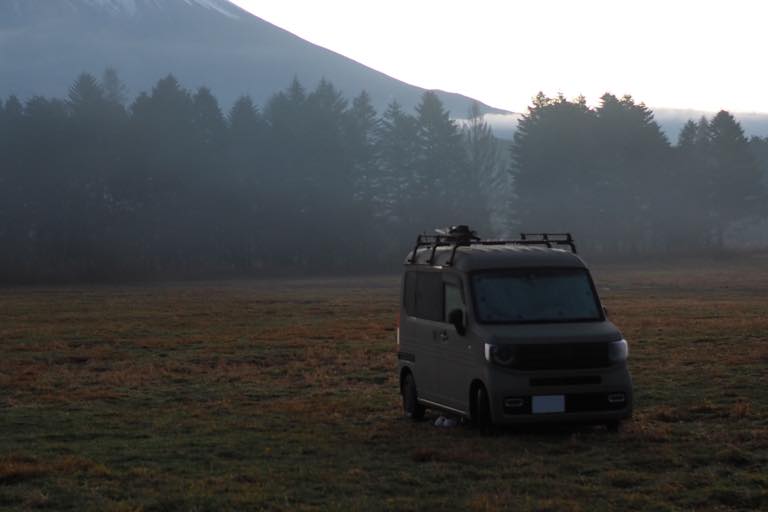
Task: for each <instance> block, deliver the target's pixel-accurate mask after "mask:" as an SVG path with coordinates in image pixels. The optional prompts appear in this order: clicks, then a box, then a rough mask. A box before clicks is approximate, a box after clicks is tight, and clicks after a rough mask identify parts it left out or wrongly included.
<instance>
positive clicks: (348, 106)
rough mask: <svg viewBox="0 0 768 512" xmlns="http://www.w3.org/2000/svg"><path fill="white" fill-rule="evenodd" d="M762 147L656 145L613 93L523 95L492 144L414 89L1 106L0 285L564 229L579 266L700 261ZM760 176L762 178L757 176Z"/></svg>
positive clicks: (626, 101) (751, 212)
mask: <svg viewBox="0 0 768 512" xmlns="http://www.w3.org/2000/svg"><path fill="white" fill-rule="evenodd" d="M767 147H768V139H765V140H764V139H754V138H753V139H752V140H750V141H748V140H746V138H745V137H744V135H743V132H742V131H741V128H740V126H739V125H738V123H737V122H736V121H735V120H734V119H733V117H732V116H730V115H729V114H728V113H725V112H721V113H719V114H718V115H716V116H715V117H713V118H712V119H711V120H706V119H702V120H700V121H698V122H690V123H689V124H688V125H686V127H685V128H684V129H683V131H682V133H681V134H680V140H679V143H678V144H677V145H675V146H672V145H671V144H670V143H669V142H668V141H667V139H666V138H665V136H664V135H663V133H662V132H661V130H660V129H659V127H658V125H657V124H656V123H655V122H654V121H653V115H652V113H651V112H650V110H648V109H647V108H646V107H644V106H643V105H642V104H635V103H634V101H633V100H632V99H631V98H629V97H625V98H621V99H618V98H616V97H613V96H611V95H606V96H604V97H603V99H602V103H601V105H600V106H599V107H597V108H589V107H588V106H587V105H586V102H585V101H584V100H583V99H577V100H574V101H569V100H566V99H564V98H562V97H558V98H547V97H546V96H544V95H541V94H540V95H539V96H537V97H536V98H535V100H534V102H533V104H532V106H531V107H530V109H529V111H528V113H527V114H526V115H525V116H524V117H523V118H522V119H521V121H520V123H519V129H518V131H517V133H516V135H515V138H514V141H513V142H512V144H511V146H510V145H507V144H502V143H501V142H500V141H498V140H497V139H496V138H495V137H494V136H493V133H492V132H491V129H490V127H489V126H488V125H487V124H486V123H485V122H484V121H483V119H482V116H481V114H480V112H479V108H478V107H477V105H475V106H474V107H473V109H472V111H471V112H470V113H469V114H468V116H467V120H466V121H464V122H461V123H458V122H457V121H455V120H453V119H452V118H451V116H450V113H449V112H447V111H446V109H445V108H444V107H443V105H442V104H441V102H440V100H439V99H438V97H437V96H436V95H435V94H434V93H432V92H425V93H424V95H423V96H422V98H421V101H420V103H419V105H418V106H417V107H416V110H415V112H406V111H404V110H403V109H402V108H401V107H400V106H399V105H398V104H397V103H396V102H392V103H390V104H389V105H388V106H387V108H386V109H385V110H384V112H382V113H381V114H379V113H377V112H376V110H375V109H374V107H373V105H372V101H371V98H370V97H369V96H368V95H367V94H366V93H365V92H362V93H360V94H359V95H358V96H357V97H355V98H353V99H352V100H351V101H349V100H347V99H346V98H344V96H343V95H342V94H341V93H340V92H339V91H338V90H337V89H336V88H335V87H334V86H333V84H331V83H330V82H328V81H326V80H322V81H321V82H320V83H319V84H317V85H316V86H315V87H314V88H313V89H311V90H307V89H306V88H305V87H304V86H303V85H302V84H301V83H300V82H299V81H298V80H294V81H293V82H292V83H291V84H290V85H289V86H288V87H287V88H286V89H285V90H283V91H280V92H277V93H276V94H275V95H274V96H273V97H272V98H271V99H270V100H269V101H268V102H267V103H266V104H265V105H263V106H257V105H255V104H254V103H253V101H251V99H249V98H248V97H247V96H244V97H242V98H240V99H239V100H237V102H236V103H235V104H234V105H233V106H232V107H231V109H229V110H228V111H227V112H226V113H225V112H223V111H222V108H221V106H220V105H219V103H218V101H217V100H216V98H215V96H214V95H213V94H212V93H211V91H210V90H208V89H206V88H200V89H197V90H195V91H190V90H188V89H186V88H184V87H183V86H182V85H181V84H180V83H179V82H178V81H177V80H176V79H175V78H174V77H173V76H170V75H169V76H167V77H166V78H163V79H161V80H159V81H158V82H157V84H156V85H155V86H154V87H153V88H152V90H151V91H148V92H145V93H141V94H139V95H138V97H136V98H135V99H133V100H132V101H131V102H130V103H129V102H128V98H127V95H126V92H125V88H124V86H123V85H122V83H121V82H120V80H119V77H118V76H117V74H116V73H115V72H114V71H112V70H107V71H106V72H105V73H104V75H103V76H102V77H101V78H100V79H97V78H96V77H94V76H92V75H89V74H83V75H81V76H80V77H78V79H77V80H76V81H75V83H74V84H73V85H72V87H71V89H70V91H69V94H68V96H67V97H66V98H63V99H57V98H42V97H35V98H32V99H30V100H28V101H26V102H24V103H22V102H21V101H19V100H18V99H17V98H16V97H13V96H11V97H9V98H7V99H6V100H5V101H3V100H2V99H0V243H1V244H2V248H3V250H2V252H1V253H0V281H2V282H48V281H62V280H67V281H80V280H82V281H89V280H90V281H97V280H110V279H148V278H150V279H151V278H166V279H167V278H189V277H217V276H228V275H265V274H269V275H275V274H295V273H328V274H333V273H347V272H378V271H382V272H384V271H389V270H392V269H396V268H397V267H398V265H399V264H400V262H401V261H402V258H403V256H404V253H405V252H406V251H407V250H408V248H409V247H410V244H412V243H413V240H414V238H415V235H416V234H417V233H418V232H422V231H425V230H431V229H432V228H433V227H438V226H445V225H450V224H457V223H467V224H470V225H471V226H473V228H475V229H477V230H478V231H479V232H480V233H481V234H483V235H490V236H494V235H496V236H509V235H512V234H514V233H512V231H513V230H515V229H523V230H527V231H540V230H554V231H565V230H568V231H572V232H574V234H575V235H576V236H577V239H578V240H579V241H580V242H581V244H582V246H584V247H585V249H586V250H587V251H593V252H605V253H609V254H624V253H637V252H652V251H670V250H690V249H701V248H716V247H719V246H720V245H721V244H722V243H723V238H724V236H725V234H726V233H727V232H728V230H729V229H733V228H734V227H738V225H740V224H741V223H745V222H749V221H751V220H752V219H756V218H759V217H760V216H761V215H764V214H765V208H764V205H765V201H764V199H765V183H764V180H765V176H766V174H768V173H767V172H766V169H765V168H763V169H762V170H761V169H760V167H759V166H760V165H763V166H764V165H765V162H768V151H767V150H766V148H767ZM761 180H762V181H761Z"/></svg>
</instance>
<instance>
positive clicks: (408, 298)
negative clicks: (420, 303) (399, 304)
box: [403, 272, 418, 316]
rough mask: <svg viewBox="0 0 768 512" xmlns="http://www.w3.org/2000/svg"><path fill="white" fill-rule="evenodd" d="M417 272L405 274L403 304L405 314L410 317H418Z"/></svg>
mask: <svg viewBox="0 0 768 512" xmlns="http://www.w3.org/2000/svg"><path fill="white" fill-rule="evenodd" d="M417 277H418V276H417V274H416V272H408V273H406V274H405V286H404V287H403V288H404V289H403V304H404V305H405V312H406V313H408V315H409V316H416V279H417Z"/></svg>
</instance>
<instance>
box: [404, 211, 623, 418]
mask: <svg viewBox="0 0 768 512" xmlns="http://www.w3.org/2000/svg"><path fill="white" fill-rule="evenodd" d="M439 233H440V234H438V235H420V236H419V237H418V238H417V241H416V244H415V246H414V248H413V250H412V251H410V252H409V254H408V256H407V258H406V261H405V270H404V274H403V278H402V287H401V301H400V320H399V326H398V330H397V343H398V353H397V356H398V372H399V379H400V392H401V394H402V399H403V410H404V412H405V415H406V416H408V417H410V418H413V419H420V418H422V417H423V416H424V412H425V409H427V408H429V409H436V410H441V411H446V412H448V413H452V414H455V415H460V416H462V417H464V418H467V419H469V420H470V421H471V422H472V423H473V424H475V425H478V426H481V427H488V426H490V425H492V424H493V425H503V424H513V423H521V422H538V421H585V422H600V423H605V424H606V425H607V426H608V427H609V428H611V429H617V428H618V427H619V423H620V421H621V420H624V419H626V418H629V417H630V416H631V414H632V379H631V377H630V375H629V371H628V369H627V355H628V347H627V342H626V340H624V338H623V336H622V335H621V332H619V330H618V329H617V328H616V326H615V325H613V324H612V323H611V322H610V321H609V320H608V319H607V318H606V315H605V309H604V308H603V307H602V305H601V303H600V299H599V297H598V295H597V291H596V290H595V285H594V283H593V282H592V277H591V276H590V273H589V270H588V269H587V267H586V265H585V264H584V262H583V261H582V260H581V258H579V257H578V256H577V255H576V246H575V243H574V241H573V238H572V237H571V235H570V234H552V233H538V234H523V235H521V237H520V239H518V240H481V239H480V238H479V237H477V236H476V235H475V233H474V232H473V231H471V230H470V229H469V228H468V227H467V226H454V227H452V228H449V229H447V230H443V231H439Z"/></svg>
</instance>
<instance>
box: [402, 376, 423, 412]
mask: <svg viewBox="0 0 768 512" xmlns="http://www.w3.org/2000/svg"><path fill="white" fill-rule="evenodd" d="M401 390H402V394H403V413H404V414H405V417H406V418H411V419H412V420H414V421H417V420H420V419H423V418H424V412H425V408H424V406H423V405H421V404H420V403H419V394H418V393H417V391H416V381H414V380H413V375H411V374H410V373H407V374H406V375H405V377H404V378H403V387H402V388H401Z"/></svg>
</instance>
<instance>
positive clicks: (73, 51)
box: [0, 0, 501, 117]
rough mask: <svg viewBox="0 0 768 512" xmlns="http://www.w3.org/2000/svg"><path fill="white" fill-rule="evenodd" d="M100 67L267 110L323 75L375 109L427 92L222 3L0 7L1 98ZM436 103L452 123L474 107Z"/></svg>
mask: <svg viewBox="0 0 768 512" xmlns="http://www.w3.org/2000/svg"><path fill="white" fill-rule="evenodd" d="M106 67H114V68H115V69H117V70H118V72H119V73H120V76H121V78H122V79H123V80H124V81H125V82H126V85H127V86H128V88H129V91H130V93H131V95H136V94H138V93H139V92H141V91H144V90H147V89H149V88H150V87H151V86H152V84H154V83H155V82H156V81H157V80H158V79H159V78H161V77H163V76H165V75H166V74H168V73H173V74H174V75H176V76H177V78H179V80H180V81H181V82H182V83H183V84H185V85H186V86H188V87H199V86H204V85H205V86H208V87H210V88H211V89H212V90H213V92H214V94H216V96H217V97H218V98H219V99H220V100H221V101H222V103H223V104H224V105H225V106H226V105H229V104H231V103H232V102H233V101H234V99H235V98H236V97H237V96H239V95H241V94H250V95H251V96H252V97H253V99H254V100H255V101H256V102H257V103H261V104H263V103H264V102H265V101H266V100H267V99H268V98H269V96H271V95H272V94H273V93H275V92H277V91H278V90H281V89H284V88H285V87H286V86H287V85H288V84H289V83H290V81H291V80H292V79H293V78H294V77H298V79H299V80H300V81H301V82H302V83H303V84H304V85H305V86H307V87H310V88H311V87H313V86H314V85H315V84H316V83H317V82H318V81H319V80H320V79H321V78H323V77H325V78H326V79H328V80H329V81H331V82H332V83H334V85H336V86H337V87H338V88H339V89H341V90H342V91H343V92H344V94H345V96H346V97H348V98H349V97H352V96H354V95H357V94H358V93H359V92H360V91H361V90H363V89H365V90H367V91H368V93H369V94H370V95H371V96H372V98H373V99H374V101H375V103H376V106H377V107H378V108H379V109H383V108H384V107H385V105H386V104H387V103H389V102H390V101H392V100H397V101H399V102H400V103H401V104H402V105H403V106H405V107H406V108H412V107H413V106H414V105H415V104H416V103H417V102H418V99H419V96H420V95H421V93H422V92H423V89H420V88H418V87H414V86H411V85H409V84H406V83H404V82H401V81H399V80H396V79H394V78H392V77H389V76H387V75H384V74H383V73H380V72H378V71H375V70H373V69H371V68H368V67H366V66H364V65H362V64H360V63H358V62H355V61H353V60H351V59H348V58H346V57H343V56H341V55H338V54H336V53H334V52H331V51H329V50H326V49H324V48H321V47H319V46H316V45H313V44H311V43H309V42H307V41H304V40H303V39H300V38H299V37H297V36H295V35H293V34H290V33H289V32H287V31H284V30H282V29H280V28H278V27H275V26H274V25H271V24H270V23H268V22H266V21H264V20H262V19H260V18H258V17H256V16H253V15H252V14H250V13H248V12H246V11H244V10H242V9H240V8H239V7H237V6H235V5H234V4H232V3H230V2H229V1H228V0H0V97H6V96H8V95H10V94H17V95H19V96H21V97H31V96H34V95H44V96H62V95H64V94H66V92H67V89H68V87H69V86H70V85H71V84H72V82H73V81H74V79H75V78H76V76H77V75H78V74H79V73H81V72H83V71H87V72H90V73H93V74H96V75H98V74H100V73H101V72H102V71H103V70H104V68H106ZM440 96H441V99H442V100H443V101H444V103H445V105H446V107H447V108H448V109H449V110H451V111H452V112H453V113H454V115H456V116H457V117H463V115H464V113H465V112H467V110H468V107H469V104H470V102H471V100H470V99H469V98H467V97H464V96H461V95H458V94H451V93H444V92H441V93H440ZM484 111H486V112H494V111H495V112H501V111H499V110H497V109H492V108H490V107H487V106H484Z"/></svg>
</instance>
